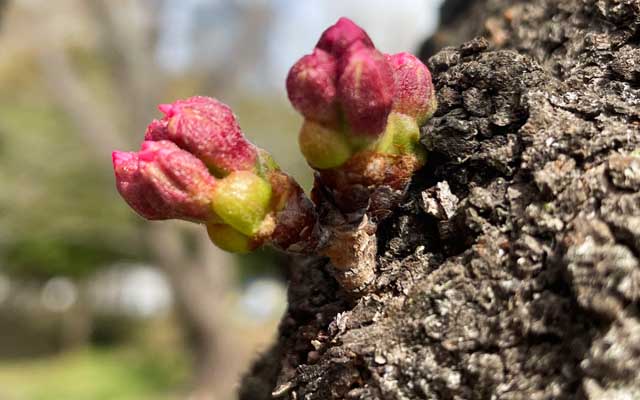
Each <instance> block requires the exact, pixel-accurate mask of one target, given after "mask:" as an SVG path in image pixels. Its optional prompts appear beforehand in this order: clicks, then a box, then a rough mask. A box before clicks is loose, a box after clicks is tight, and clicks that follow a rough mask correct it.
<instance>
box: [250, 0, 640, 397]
mask: <svg viewBox="0 0 640 400" xmlns="http://www.w3.org/2000/svg"><path fill="white" fill-rule="evenodd" d="M444 7H445V9H447V7H459V8H458V10H459V11H458V14H456V13H450V14H448V17H447V18H445V20H444V21H443V23H445V24H446V25H447V26H444V27H443V30H441V33H440V37H439V39H438V43H456V41H457V43H461V41H462V40H463V39H465V40H466V39H469V37H470V36H473V35H476V34H481V35H483V36H485V37H486V39H474V40H471V41H467V42H466V43H464V44H459V45H457V46H456V47H452V48H445V49H444V50H442V51H440V52H438V53H437V54H435V55H434V56H433V57H431V58H430V59H429V66H430V68H431V70H432V72H433V75H434V79H435V85H436V89H437V92H438V100H439V104H440V106H439V109H438V112H437V114H436V116H435V117H434V118H433V119H432V120H431V121H430V122H429V123H428V125H427V126H426V127H425V128H424V129H423V132H422V133H423V143H424V144H425V146H426V147H427V148H428V150H429V154H430V159H429V162H428V165H427V166H426V167H425V168H424V169H423V170H422V171H421V172H420V173H418V174H417V176H416V177H415V179H414V183H413V184H412V187H411V189H410V192H409V197H408V199H407V201H406V202H405V204H404V205H403V206H402V207H400V208H399V209H398V210H396V212H395V213H394V214H393V215H392V216H391V217H390V218H389V219H388V220H387V221H386V222H385V223H384V224H383V225H382V226H381V227H380V228H379V230H378V256H377V273H376V280H375V290H374V292H373V293H372V294H370V295H367V296H364V297H363V298H361V299H359V300H357V301H354V300H350V299H348V298H347V297H346V296H345V295H344V294H343V293H342V292H341V290H340V289H339V286H338V285H337V284H336V282H335V280H334V279H333V278H332V274H331V273H330V272H329V271H328V266H327V265H326V264H325V262H324V261H322V260H301V261H300V262H299V263H298V265H297V267H296V268H294V269H293V272H292V276H291V283H290V290H289V302H290V303H289V310H288V312H287V314H286V315H285V317H284V319H283V322H282V325H281V331H280V337H279V339H278V342H277V344H276V345H275V346H274V348H273V349H272V351H271V352H270V353H269V354H266V355H265V356H264V357H263V358H262V359H261V360H260V361H258V362H257V363H256V365H255V366H254V368H253V370H252V371H251V372H250V373H249V375H248V376H247V377H246V378H245V381H244V383H243V385H242V390H241V398H243V399H251V400H256V399H268V398H271V397H272V392H273V393H274V395H275V396H276V397H281V398H289V399H342V398H346V399H584V398H588V399H603V400H604V399H638V398H640V312H639V310H638V304H639V302H640V264H639V258H640V193H639V192H638V191H639V190H640V49H639V46H638V45H639V43H640V29H639V28H640V2H639V1H637V0H636V1H634V0H565V1H557V0H538V1H534V0H530V1H515V0H484V1H480V0H478V1H468V2H460V1H448V2H447V3H445V6H444ZM456 15H459V16H460V17H457V16H456ZM454 32H457V33H454ZM436 37H438V36H436ZM434 40H435V39H434ZM434 40H432V41H431V42H430V43H429V44H428V45H426V46H425V47H424V49H423V51H424V52H425V53H427V52H429V51H430V49H433V48H434V46H437V44H436V42H434Z"/></svg>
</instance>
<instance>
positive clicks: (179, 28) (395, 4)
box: [158, 0, 442, 88]
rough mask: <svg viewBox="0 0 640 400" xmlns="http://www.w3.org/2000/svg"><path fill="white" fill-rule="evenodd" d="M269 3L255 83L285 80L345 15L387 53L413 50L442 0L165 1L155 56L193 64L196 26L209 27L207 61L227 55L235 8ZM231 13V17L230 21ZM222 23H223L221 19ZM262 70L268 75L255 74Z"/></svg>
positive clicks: (178, 65) (169, 64)
mask: <svg viewBox="0 0 640 400" xmlns="http://www.w3.org/2000/svg"><path fill="white" fill-rule="evenodd" d="M257 1H260V2H262V3H267V4H269V5H270V6H271V7H272V9H273V13H274V15H273V16H274V20H275V23H274V27H273V29H272V30H271V31H269V32H268V33H267V37H266V38H264V39H265V42H266V45H267V51H266V54H267V59H266V60H265V63H264V64H263V65H261V66H260V68H259V69H256V75H254V78H255V79H254V80H253V82H251V83H250V86H255V83H256V81H259V82H277V83H278V88H279V86H280V84H281V82H283V81H284V80H285V77H286V74H287V71H288V69H289V68H290V67H291V65H292V64H293V63H294V62H295V61H296V60H297V59H298V58H300V57H301V56H302V55H304V54H307V53H309V52H311V49H312V48H313V45H314V44H315V42H316V41H317V40H318V37H319V36H320V34H321V33H322V31H323V30H324V29H326V28H327V27H328V26H329V25H331V24H333V23H334V22H335V21H336V20H337V19H338V18H339V17H341V16H346V17H349V18H351V19H353V20H354V21H355V22H356V23H357V24H359V25H361V26H362V27H363V28H364V29H365V30H366V31H367V32H368V33H369V35H370V36H371V38H372V39H373V41H374V42H375V43H376V46H377V47H378V48H380V49H381V50H382V51H384V52H385V53H395V52H399V51H413V50H415V49H416V48H417V47H418V45H419V44H420V42H421V41H422V40H423V39H424V38H425V37H426V36H427V35H428V34H429V33H431V32H432V31H433V30H434V29H435V27H436V24H437V9H438V7H439V6H440V3H441V2H442V0H394V1H388V0H348V1H347V0H323V1H319V0H308V1H302V0H271V1H269V0H251V1H249V0H182V1H179V2H178V1H170V0H166V1H165V6H164V11H163V14H162V18H163V20H164V22H163V23H162V26H163V27H164V28H163V29H162V30H161V31H160V34H161V36H160V45H159V49H158V58H159V61H160V63H161V64H162V65H164V66H165V67H166V68H167V69H168V70H171V71H174V72H178V73H179V72H180V71H182V70H183V69H184V68H186V67H188V66H189V64H190V63H191V62H192V59H193V55H194V51H197V50H196V48H195V46H197V43H198V41H197V38H194V37H193V36H194V31H195V28H196V27H197V26H198V25H199V24H206V23H208V24H216V23H217V24H218V25H214V26H211V25H209V26H208V27H207V29H208V32H214V34H212V35H207V37H206V40H207V42H206V44H207V47H210V48H212V49H215V50H216V51H215V52H213V51H212V52H211V56H209V57H211V59H210V60H209V62H211V63H212V64H213V65H215V61H216V60H215V57H216V56H217V57H228V56H229V53H230V51H231V48H230V43H232V36H233V32H234V29H235V28H234V25H236V24H238V23H242V22H241V21H237V16H238V14H237V13H234V11H233V10H234V7H242V6H246V5H247V4H256V2H257ZM234 17H235V19H234ZM221 22H222V23H221ZM260 74H266V76H265V75H261V76H257V75H260Z"/></svg>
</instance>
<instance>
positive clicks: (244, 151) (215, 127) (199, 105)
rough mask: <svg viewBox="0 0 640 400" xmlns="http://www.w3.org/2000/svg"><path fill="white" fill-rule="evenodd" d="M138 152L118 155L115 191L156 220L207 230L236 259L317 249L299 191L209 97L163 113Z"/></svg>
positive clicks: (307, 205) (309, 208) (312, 219)
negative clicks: (262, 249)
mask: <svg viewBox="0 0 640 400" xmlns="http://www.w3.org/2000/svg"><path fill="white" fill-rule="evenodd" d="M159 109H160V111H161V112H162V113H163V114H164V118H162V119H160V120H154V121H153V122H152V123H151V124H150V125H149V127H148V128H147V132H146V134H145V138H144V141H143V142H142V146H141V148H140V151H138V152H119V151H115V152H113V155H112V157H113V168H114V171H115V175H116V186H117V188H118V191H119V192H120V194H121V195H122V197H123V198H124V199H125V201H126V202H127V203H128V204H129V205H130V206H131V207H132V208H133V209H134V210H135V211H136V212H138V214H140V215H141V216H143V217H144V218H147V219H150V220H163V219H184V220H188V221H193V222H197V223H202V224H205V225H206V227H207V231H208V233H209V236H210V238H211V240H212V241H213V242H214V243H215V244H217V245H218V246H219V247H221V248H223V249H225V250H228V251H233V252H240V253H242V252H247V251H251V250H253V249H254V248H256V247H258V246H260V245H262V244H264V243H271V244H273V245H275V246H277V247H279V248H282V249H284V250H289V251H300V250H302V249H303V248H304V247H306V246H311V245H313V236H314V232H313V230H314V229H315V223H316V216H315V210H314V207H313V204H311V202H310V201H309V200H308V199H307V197H306V196H305V195H304V193H303V191H302V189H301V188H300V186H299V185H298V184H297V183H296V182H295V181H294V180H293V179H292V178H291V177H289V176H288V175H286V174H284V173H283V172H281V171H280V169H279V168H278V166H277V165H276V164H275V162H274V161H273V159H272V158H271V157H270V155H269V154H268V153H267V152H265V151H264V150H262V149H259V148H257V147H256V146H254V145H253V144H251V143H250V142H249V141H247V140H246V139H245V137H244V135H243V134H242V131H241V130H240V127H239V125H238V123H237V121H236V118H235V116H234V115H233V112H232V111H231V109H230V108H229V107H228V106H226V105H225V104H222V103H220V102H219V101H217V100H215V99H212V98H208V97H192V98H189V99H186V100H179V101H176V102H175V103H173V104H163V105H160V106H159Z"/></svg>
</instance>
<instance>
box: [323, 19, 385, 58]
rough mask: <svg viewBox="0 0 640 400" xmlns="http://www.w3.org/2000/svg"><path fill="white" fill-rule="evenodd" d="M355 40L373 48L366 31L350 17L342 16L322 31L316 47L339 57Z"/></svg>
mask: <svg viewBox="0 0 640 400" xmlns="http://www.w3.org/2000/svg"><path fill="white" fill-rule="evenodd" d="M356 42H361V43H362V44H363V45H365V46H366V47H370V48H374V46H373V42H372V41H371V38H369V35H367V32H365V31H364V30H363V29H362V28H360V27H359V26H358V25H356V24H355V23H354V22H353V21H351V20H350V19H348V18H344V17H342V18H340V19H339V20H338V22H336V23H335V24H334V25H331V26H330V27H329V28H327V30H325V31H324V32H323V33H322V36H320V40H318V43H317V44H316V48H318V49H322V50H324V51H327V52H329V53H330V54H332V55H333V56H335V57H341V56H342V55H343V54H344V53H345V52H346V51H347V49H348V48H349V47H350V46H351V45H352V44H354V43H356Z"/></svg>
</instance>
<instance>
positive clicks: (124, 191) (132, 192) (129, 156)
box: [111, 151, 163, 220]
mask: <svg viewBox="0 0 640 400" xmlns="http://www.w3.org/2000/svg"><path fill="white" fill-rule="evenodd" d="M111 159H112V161H113V171H114V172H115V175H116V187H117V189H118V192H119V193H120V195H122V198H124V200H125V201H126V202H127V204H129V206H131V208H133V209H134V210H135V211H136V212H137V213H138V214H140V215H141V216H142V217H144V218H146V219H151V220H157V219H163V218H162V213H161V212H159V210H156V209H155V208H154V207H153V206H152V205H151V203H150V202H149V201H148V200H147V197H146V196H147V194H148V189H147V188H145V185H144V182H142V180H141V179H140V175H139V173H138V153H133V152H131V153H130V152H123V151H114V152H113V153H112V154H111Z"/></svg>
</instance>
